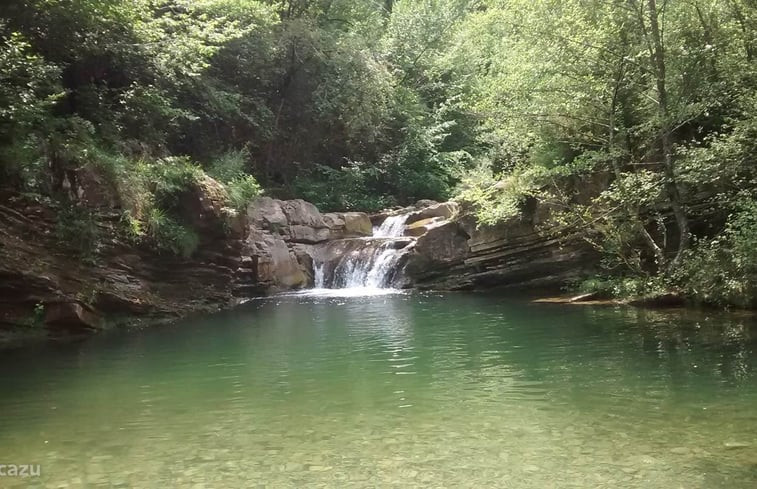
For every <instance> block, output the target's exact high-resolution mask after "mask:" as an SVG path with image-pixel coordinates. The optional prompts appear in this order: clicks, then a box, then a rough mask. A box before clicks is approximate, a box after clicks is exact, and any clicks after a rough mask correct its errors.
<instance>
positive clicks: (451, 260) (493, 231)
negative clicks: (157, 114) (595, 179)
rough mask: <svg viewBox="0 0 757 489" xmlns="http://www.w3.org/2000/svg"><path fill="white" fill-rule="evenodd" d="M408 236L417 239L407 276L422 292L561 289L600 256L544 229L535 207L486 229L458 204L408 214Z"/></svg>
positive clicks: (568, 237) (580, 243)
mask: <svg viewBox="0 0 757 489" xmlns="http://www.w3.org/2000/svg"><path fill="white" fill-rule="evenodd" d="M403 212H407V213H408V218H407V220H406V227H405V234H406V235H408V236H415V237H417V241H416V243H415V247H414V249H413V251H412V253H411V254H410V255H409V257H408V261H407V266H406V276H407V277H408V279H409V281H410V283H412V284H413V286H414V287H417V288H421V289H446V290H460V289H477V288H489V287H505V288H507V287H509V288H559V287H562V286H563V285H565V284H566V283H568V282H570V281H572V280H575V279H577V278H579V277H581V276H583V275H585V274H586V272H587V270H589V269H591V268H592V267H593V266H594V264H595V263H596V260H597V255H596V252H595V251H594V250H593V249H592V248H590V247H589V246H587V245H586V244H585V243H584V242H583V241H581V240H579V239H576V238H574V237H572V236H571V235H570V234H568V233H561V234H559V235H554V234H548V233H545V232H544V231H543V230H540V224H541V222H542V220H543V219H544V218H545V216H546V213H547V212H548V210H547V209H544V208H541V207H540V205H539V204H538V203H536V204H535V205H534V206H533V208H532V209H530V210H529V211H527V212H524V213H523V214H522V215H520V216H518V217H517V218H513V219H511V220H509V221H507V222H504V223H501V224H499V225H497V226H493V227H482V226H479V225H478V223H477V222H476V219H475V217H474V216H473V215H472V214H471V213H470V212H466V211H465V210H464V209H461V207H460V206H459V205H458V204H456V203H454V202H445V203H441V204H429V203H425V205H424V206H422V207H421V208H413V209H407V210H405V211H403Z"/></svg>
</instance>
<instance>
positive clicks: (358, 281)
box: [330, 240, 402, 289]
mask: <svg viewBox="0 0 757 489" xmlns="http://www.w3.org/2000/svg"><path fill="white" fill-rule="evenodd" d="M366 243H367V246H366V247H365V248H362V249H359V250H356V251H354V252H352V253H349V254H347V255H345V256H343V257H342V258H341V259H340V260H339V263H338V264H337V266H336V267H335V268H334V271H333V272H332V277H331V284H330V285H331V287H332V288H344V289H351V288H355V287H364V288H378V289H380V288H384V287H390V286H391V285H392V284H391V279H392V275H393V272H395V271H396V270H395V265H396V264H397V262H398V261H399V259H400V258H401V256H402V251H401V250H397V249H396V248H395V247H394V244H393V243H392V242H378V243H377V242H375V241H374V242H369V241H368V240H366Z"/></svg>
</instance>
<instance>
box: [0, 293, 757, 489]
mask: <svg viewBox="0 0 757 489" xmlns="http://www.w3.org/2000/svg"><path fill="white" fill-rule="evenodd" d="M374 292H377V291H374ZM384 292H386V291H384ZM0 364H2V365H0V389H1V390H2V396H1V397H0V462H2V463H18V464H23V463H30V464H40V465H41V466H42V476H41V477H39V478H26V479H14V478H8V477H6V478H2V479H0V487H46V488H47V487H54V488H59V487H60V488H62V487H135V488H152V487H155V488H169V487H171V488H172V487H190V488H236V487H239V488H249V487H271V488H286V487H292V488H294V487H297V488H299V487H471V488H485V487H497V488H538V489H544V488H563V487H564V488H665V489H671V488H687V489H689V488H703V489H716V488H729V489H738V488H755V487H757V375H755V369H756V368H757V326H756V325H755V321H754V319H753V318H750V317H749V316H743V317H739V316H726V315H722V314H715V313H712V314H710V313H680V312H677V313H662V312H653V311H643V310H638V309H630V308H615V307H583V306H580V307H579V306H570V305H567V306H566V305H544V304H541V305H537V304H530V303H527V302H524V301H517V300H508V299H504V298H502V297H501V296H497V295H495V294H476V295H473V294H373V295H371V294H369V295H366V296H362V295H361V294H359V293H357V294H356V293H354V291H353V293H350V294H339V293H334V292H331V293H325V294H313V295H298V294H293V295H289V296H280V297H272V298H267V299H263V300H255V301H252V302H250V303H248V304H246V305H245V306H243V307H241V308H239V309H237V310H234V311H231V312H227V313H222V314H217V315H212V316H208V317H203V318H196V319H193V320H188V321H182V322H180V323H178V324H175V325H171V326H164V327H154V328H148V329H145V330H141V331H129V332H112V333H109V334H104V335H101V336H99V337H95V338H92V339H90V340H87V341H84V342H80V343H74V344H57V345H56V344H48V345H40V346H36V347H33V348H25V349H20V350H14V351H10V352H4V353H3V354H2V358H0Z"/></svg>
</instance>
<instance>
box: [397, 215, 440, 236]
mask: <svg viewBox="0 0 757 489" xmlns="http://www.w3.org/2000/svg"><path fill="white" fill-rule="evenodd" d="M442 222H444V218H443V217H429V218H427V219H421V220H420V221H415V222H414V223H412V224H410V225H407V226H405V236H415V237H418V236H422V235H424V234H426V233H427V232H428V231H429V230H430V229H431V228H433V227H434V226H435V225H438V224H440V223H442Z"/></svg>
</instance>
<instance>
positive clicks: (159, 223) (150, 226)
mask: <svg viewBox="0 0 757 489" xmlns="http://www.w3.org/2000/svg"><path fill="white" fill-rule="evenodd" d="M147 235H148V237H149V238H150V239H151V240H152V241H153V243H155V245H156V246H157V247H158V249H160V250H163V251H167V252H170V253H172V254H174V255H177V256H182V257H184V258H189V257H190V256H192V254H193V253H194V252H195V250H196V249H197V246H198V244H199V242H200V238H199V236H197V233H196V232H194V231H193V230H192V229H189V228H188V227H186V226H184V225H182V224H180V223H179V222H178V221H176V220H175V219H173V218H171V217H170V216H168V215H167V214H166V213H165V211H163V210H161V209H159V208H152V209H150V212H149V213H148V215H147Z"/></svg>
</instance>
